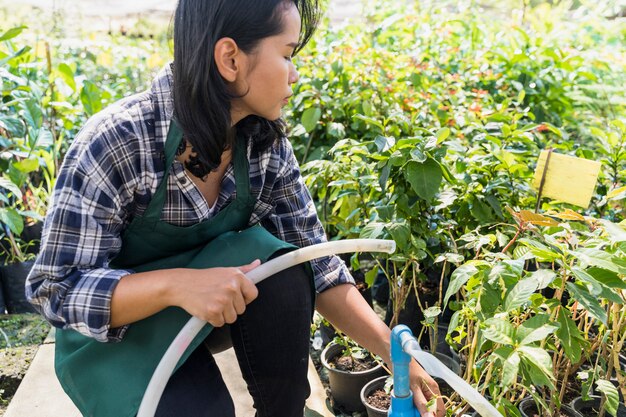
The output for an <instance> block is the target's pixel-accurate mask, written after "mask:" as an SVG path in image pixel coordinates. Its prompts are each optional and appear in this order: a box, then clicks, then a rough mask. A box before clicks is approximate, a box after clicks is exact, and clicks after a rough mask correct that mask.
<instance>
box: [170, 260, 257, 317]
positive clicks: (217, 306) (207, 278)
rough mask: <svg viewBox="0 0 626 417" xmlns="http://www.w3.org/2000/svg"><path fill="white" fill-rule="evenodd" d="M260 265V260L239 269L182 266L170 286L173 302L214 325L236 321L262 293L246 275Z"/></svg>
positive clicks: (172, 303)
mask: <svg viewBox="0 0 626 417" xmlns="http://www.w3.org/2000/svg"><path fill="white" fill-rule="evenodd" d="M260 264H261V262H260V261H259V260H258V259H257V260H255V261H254V262H252V263H250V264H248V265H243V266H240V267H236V268H235V267H233V268H207V269H179V270H177V272H178V273H177V274H174V279H173V280H172V283H171V286H170V289H169V295H170V300H171V302H170V304H171V305H175V306H178V307H181V308H183V309H185V311H187V312H188V313H189V314H191V315H192V316H194V317H198V318H199V319H202V320H205V321H207V322H209V323H210V324H211V325H212V326H214V327H221V326H223V325H224V324H227V323H228V324H230V323H234V322H235V320H237V316H238V315H239V314H242V313H243V312H244V311H245V310H246V305H248V304H249V303H250V302H252V300H254V299H255V298H256V297H257V296H258V294H259V292H258V290H257V288H256V285H254V284H253V283H252V281H250V280H249V279H248V278H246V276H245V274H246V273H248V272H249V271H251V270H253V269H254V268H256V267H257V266H259V265H260Z"/></svg>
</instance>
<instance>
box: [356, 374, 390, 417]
mask: <svg viewBox="0 0 626 417" xmlns="http://www.w3.org/2000/svg"><path fill="white" fill-rule="evenodd" d="M392 386H393V377H392V376H380V377H378V378H376V379H373V380H371V381H370V382H368V383H367V384H365V386H363V389H362V390H361V402H362V403H363V405H364V406H365V409H366V410H367V417H387V412H388V411H389V407H390V406H391V387H392Z"/></svg>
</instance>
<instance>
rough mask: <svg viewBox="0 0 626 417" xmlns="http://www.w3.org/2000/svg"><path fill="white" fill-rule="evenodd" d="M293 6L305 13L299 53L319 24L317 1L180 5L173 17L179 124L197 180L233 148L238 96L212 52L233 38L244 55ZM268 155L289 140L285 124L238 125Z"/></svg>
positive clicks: (249, 120)
mask: <svg viewBox="0 0 626 417" xmlns="http://www.w3.org/2000/svg"><path fill="white" fill-rule="evenodd" d="M292 2H293V3H294V4H295V5H296V7H297V8H298V11H299V12H300V18H301V21H302V29H301V31H300V39H299V45H298V48H297V50H296V51H295V52H298V51H299V50H300V49H302V47H304V45H305V44H306V43H307V42H308V41H309V40H310V38H311V36H312V35H313V33H314V31H315V29H316V27H317V23H318V20H319V14H320V9H319V5H318V0H179V2H178V6H177V7H176V13H175V15H174V30H173V34H174V66H173V74H174V86H173V99H174V118H175V119H176V121H177V123H178V124H179V125H180V127H181V129H182V130H183V132H184V135H185V139H186V140H187V142H188V143H189V144H190V145H191V146H193V148H194V151H195V153H196V157H195V158H193V160H192V161H191V164H190V166H188V167H187V168H188V169H190V171H191V172H192V174H194V175H196V176H198V177H204V176H205V175H207V174H208V173H209V172H210V171H211V170H212V169H215V168H216V167H217V166H219V164H220V160H221V155H222V152H223V151H224V150H225V149H226V148H227V147H229V146H233V144H234V137H233V135H232V133H231V132H232V129H231V126H230V124H231V118H230V107H231V106H230V102H231V100H232V99H233V98H234V96H233V95H232V94H231V93H230V92H229V90H228V88H227V85H226V82H225V81H224V79H223V78H222V77H221V75H220V73H219V71H218V69H217V65H216V64H215V60H214V57H213V51H214V48H215V44H216V43H217V41H218V40H220V39H221V38H224V37H229V38H232V39H233V40H234V41H235V42H236V43H237V46H238V47H239V48H240V49H241V50H242V51H244V52H245V53H251V52H253V51H254V49H255V47H256V46H257V45H258V43H259V42H260V41H261V40H262V39H264V38H267V37H270V36H273V35H276V34H279V33H280V32H281V31H282V29H283V22H282V13H281V10H282V9H281V8H280V7H279V6H280V5H285V4H289V3H292ZM236 127H237V130H238V131H239V132H241V133H243V134H245V135H249V134H253V135H254V137H255V146H257V147H260V148H261V149H266V148H267V147H269V146H271V145H272V144H273V143H274V142H275V141H276V140H277V139H279V138H281V137H283V136H284V134H285V123H284V121H282V120H281V119H279V120H266V119H264V118H261V117H258V116H254V115H253V116H248V117H246V118H245V119H243V120H241V121H240V122H239V123H238V124H237V126H236Z"/></svg>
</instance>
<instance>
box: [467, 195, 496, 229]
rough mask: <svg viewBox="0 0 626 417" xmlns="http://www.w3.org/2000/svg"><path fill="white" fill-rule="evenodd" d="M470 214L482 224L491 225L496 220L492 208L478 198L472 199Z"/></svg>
mask: <svg viewBox="0 0 626 417" xmlns="http://www.w3.org/2000/svg"><path fill="white" fill-rule="evenodd" d="M470 212H471V213H472V216H474V218H475V219H476V220H478V221H479V222H480V223H481V224H486V223H490V222H492V221H493V220H494V218H493V211H492V210H491V207H489V205H488V204H486V203H484V202H483V201H482V200H481V199H479V198H478V197H474V198H473V199H472V204H471V209H470Z"/></svg>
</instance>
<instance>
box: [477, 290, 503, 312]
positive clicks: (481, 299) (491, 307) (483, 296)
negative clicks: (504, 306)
mask: <svg viewBox="0 0 626 417" xmlns="http://www.w3.org/2000/svg"><path fill="white" fill-rule="evenodd" d="M477 296H478V304H477V305H476V314H477V315H478V317H479V318H480V319H481V320H484V319H486V318H488V317H491V316H493V314H494V313H495V311H496V309H497V308H498V306H499V305H500V302H501V299H500V291H498V290H496V288H494V287H493V286H492V285H491V284H490V283H489V282H483V283H482V285H481V286H480V287H479V290H478V293H477Z"/></svg>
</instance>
